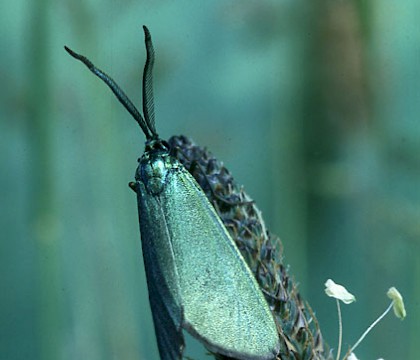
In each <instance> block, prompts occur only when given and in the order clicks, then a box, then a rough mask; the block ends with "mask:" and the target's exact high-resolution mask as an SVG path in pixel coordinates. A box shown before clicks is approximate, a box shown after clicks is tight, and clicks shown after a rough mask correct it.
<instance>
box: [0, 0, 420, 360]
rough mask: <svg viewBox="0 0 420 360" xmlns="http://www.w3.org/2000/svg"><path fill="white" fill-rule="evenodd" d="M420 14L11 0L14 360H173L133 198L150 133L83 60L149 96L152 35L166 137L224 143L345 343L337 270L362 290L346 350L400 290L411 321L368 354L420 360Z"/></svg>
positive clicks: (3, 333)
mask: <svg viewBox="0 0 420 360" xmlns="http://www.w3.org/2000/svg"><path fill="white" fill-rule="evenodd" d="M419 13H420V3H419V2H417V1H414V0H407V1H404V2H392V1H388V0H381V1H346V0H343V1H338V0H337V1H312V2H304V1H293V2H291V1H274V0H273V1H265V0H264V1H246V2H234V1H224V2H222V1H219V2H213V1H211V2H210V1H209V2H190V1H176V2H175V1H150V0H149V1H137V2H134V1H101V2H100V1H97V0H91V1H88V2H82V1H57V2H53V1H47V0H37V1H32V2H31V1H28V0H17V1H9V2H7V3H3V4H2V7H1V11H0V17H1V22H0V27H1V32H0V46H1V52H0V79H1V84H2V86H1V107H0V113H1V122H0V136H1V142H0V149H1V152H0V156H1V163H0V166H1V174H2V176H1V178H0V181H1V183H0V189H1V217H0V221H1V234H2V235H1V242H0V251H1V252H0V276H1V290H0V359H5V360H6V359H7V360H18V359H33V360H38V359H39V360H56V359H63V360H67V359H69V360H70V359H89V360H96V359H98V360H99V359H100V360H106V359H126V360H128V359H150V360H154V359H158V355H157V347H156V344H155V339H154V332H153V326H152V320H151V314H150V309H149V304H148V297H147V289H146V283H145V276H144V271H143V260H142V256H141V245H140V237H139V230H138V219H137V208H136V200H135V195H134V194H133V193H132V191H130V190H129V189H128V187H127V183H128V181H131V180H132V178H133V175H134V170H135V168H136V164H137V163H136V159H137V157H139V156H140V155H141V154H142V152H143V142H144V136H143V135H142V134H141V133H140V131H139V129H138V127H137V125H136V124H135V122H134V121H133V120H132V119H131V118H130V116H129V114H128V113H126V111H125V110H124V109H123V108H122V107H121V106H120V104H119V103H118V102H117V101H116V100H115V99H114V98H113V96H112V94H111V93H110V91H109V90H108V89H107V88H106V87H105V86H104V85H103V84H102V83H101V82H100V81H99V80H98V79H96V78H94V77H93V75H92V74H90V73H89V72H88V71H87V70H86V69H85V68H84V67H83V66H82V65H81V64H80V63H77V62H76V61H74V60H73V59H72V58H70V57H69V56H68V55H67V54H66V53H65V51H64V50H63V45H68V46H70V47H72V48H73V49H74V50H76V51H78V52H81V53H82V54H85V55H87V56H88V57H89V58H90V59H91V60H92V61H93V62H94V63H95V64H97V65H98V66H99V67H101V68H103V69H104V70H105V71H107V72H108V73H109V74H111V75H112V76H113V78H114V79H116V80H117V81H118V83H119V84H120V85H121V86H122V87H123V88H124V89H125V90H126V91H127V93H128V94H129V95H130V96H131V97H132V99H133V100H134V101H135V102H136V103H137V104H140V99H141V90H140V82H141V74H142V69H143V63H144V57H145V49H144V44H143V35H142V31H141V25H142V24H146V25H148V27H149V29H150V30H151V33H152V37H153V39H154V44H155V50H156V56H157V60H156V68H155V70H156V71H155V81H154V83H155V103H156V119H157V128H158V130H159V132H160V133H161V135H162V137H164V138H168V137H169V136H170V135H173V134H181V133H182V134H185V135H188V136H190V137H192V138H193V139H194V140H195V141H196V142H197V143H198V144H201V145H203V146H204V145H205V146H207V147H208V148H209V149H211V150H212V151H213V153H214V154H215V155H216V156H217V157H218V158H219V159H221V160H223V161H224V163H225V164H226V166H227V167H228V168H229V169H230V170H231V171H232V173H233V174H234V175H235V178H236V179H237V181H238V182H240V183H243V184H244V186H245V188H246V190H247V192H248V193H249V194H250V195H251V196H252V197H253V198H254V199H255V200H256V201H257V203H258V205H259V207H260V208H261V209H262V210H263V211H264V214H263V215H264V218H265V220H266V221H267V223H268V225H269V227H270V229H271V230H272V231H273V232H274V233H276V234H278V235H280V236H281V238H282V240H283V243H284V248H285V250H284V252H285V255H286V260H285V261H286V262H287V263H289V264H290V265H291V272H292V273H293V274H294V275H295V277H296V279H297V280H298V281H299V282H300V284H301V290H302V293H303V295H304V296H305V298H306V299H307V300H308V301H309V302H310V304H311V306H312V308H313V309H314V310H315V312H316V314H317V316H318V320H319V321H320V326H321V328H322V330H323V334H324V337H325V338H326V340H327V342H329V344H330V345H331V346H332V347H334V346H336V345H335V344H336V341H337V316H336V312H335V307H334V306H333V305H332V303H331V302H330V301H329V300H328V299H327V298H326V297H325V295H324V294H323V284H324V282H325V280H326V279H327V278H330V277H331V278H333V279H335V280H336V281H338V282H339V283H341V284H344V285H345V286H346V287H347V288H348V289H350V290H351V291H352V293H353V294H355V295H356V297H357V299H358V301H357V302H356V303H355V304H352V305H351V306H349V307H345V308H344V309H343V321H344V331H345V332H344V341H345V344H344V349H347V348H346V346H348V345H351V344H352V343H354V341H355V340H356V339H357V338H358V336H359V335H360V334H361V332H362V331H363V330H364V329H365V327H366V326H367V325H368V324H370V322H371V321H372V320H373V319H375V318H376V317H377V316H378V315H379V313H380V312H381V311H382V309H383V308H384V307H385V306H386V304H387V303H388V299H387V298H386V296H385V293H386V291H387V289H388V288H389V287H390V286H396V287H397V288H398V289H399V290H400V291H401V292H402V294H403V296H404V299H405V303H406V307H407V313H408V316H407V318H406V320H404V322H400V321H399V320H397V319H394V318H392V317H389V318H387V319H386V320H385V321H384V322H383V323H382V324H381V325H380V326H379V327H378V329H376V330H375V331H374V332H373V333H372V334H371V335H370V337H369V338H368V339H366V341H365V343H364V344H363V345H362V346H360V348H358V351H357V355H358V357H359V358H361V359H376V358H379V357H383V358H385V359H387V360H391V359H413V360H414V359H418V350H417V338H418V336H419V334H420V319H419V313H420V309H419V301H418V299H419V297H420V280H419V279H420V265H419V264H420V262H419V260H420V259H419V256H420V122H419V121H420V120H419V113H420V85H419V84H420V66H419V63H420V26H419V23H418V14H419ZM189 345H190V344H189ZM189 348H190V351H189V354H192V355H193V356H194V357H195V358H197V359H201V358H205V356H204V355H203V354H204V352H203V351H202V349H200V348H199V346H198V344H196V343H194V344H191V345H190V346H189ZM195 348H197V350H195Z"/></svg>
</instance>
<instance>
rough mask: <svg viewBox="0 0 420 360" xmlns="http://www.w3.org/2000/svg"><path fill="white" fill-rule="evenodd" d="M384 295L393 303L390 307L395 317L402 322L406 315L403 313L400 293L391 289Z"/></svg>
mask: <svg viewBox="0 0 420 360" xmlns="http://www.w3.org/2000/svg"><path fill="white" fill-rule="evenodd" d="M386 294H387V295H388V297H389V298H390V299H391V300H392V302H393V306H392V307H393V309H394V314H395V316H396V317H397V318H400V319H401V320H403V319H404V318H405V317H406V316H407V313H406V311H405V306H404V301H403V298H402V296H401V294H400V292H399V291H398V290H397V289H396V288H395V287H392V288H390V289H389V290H388V292H387V293H386Z"/></svg>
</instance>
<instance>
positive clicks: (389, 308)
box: [350, 301, 394, 352]
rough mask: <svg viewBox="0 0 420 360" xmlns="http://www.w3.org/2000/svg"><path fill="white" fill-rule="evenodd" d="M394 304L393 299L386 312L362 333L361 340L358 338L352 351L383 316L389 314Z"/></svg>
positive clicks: (351, 350) (352, 350)
mask: <svg viewBox="0 0 420 360" xmlns="http://www.w3.org/2000/svg"><path fill="white" fill-rule="evenodd" d="M393 305H394V302H393V301H392V302H391V304H390V305H389V306H388V308H387V309H386V310H385V311H384V313H383V314H382V315H381V316H379V317H378V318H377V319H376V320H375V321H374V322H373V323H372V324H371V325H370V326H369V327H368V328H367V329H366V331H365V332H364V333H363V334H362V336H361V337H360V339H359V340H357V342H356V344H354V345H353V346H352V348H351V349H350V352H354V349H356V348H357V347H358V346H359V344H360V343H361V342H362V341H363V339H364V338H365V337H366V335H367V334H369V332H370V331H371V330H372V329H373V328H374V327H375V325H376V324H377V323H378V322H379V321H381V320H382V318H383V317H384V316H385V315H386V314H388V312H389V310H391V308H392V306H393Z"/></svg>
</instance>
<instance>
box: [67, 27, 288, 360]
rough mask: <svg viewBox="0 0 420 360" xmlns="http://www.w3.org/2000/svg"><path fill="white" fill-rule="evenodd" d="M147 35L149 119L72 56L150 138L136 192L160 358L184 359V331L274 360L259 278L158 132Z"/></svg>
mask: <svg viewBox="0 0 420 360" xmlns="http://www.w3.org/2000/svg"><path fill="white" fill-rule="evenodd" d="M143 29H144V33H145V44H146V51H147V59H146V64H145V68H144V74H143V116H142V115H141V114H140V112H139V111H138V110H137V109H136V107H135V106H134V104H133V103H132V102H131V101H130V100H129V98H128V97H127V96H126V95H125V93H124V92H123V91H122V90H121V89H120V87H119V86H118V85H117V84H116V83H115V82H114V80H112V79H111V78H110V77H109V76H108V75H107V74H105V73H104V72H103V71H101V70H100V69H98V68H97V67H95V66H94V65H93V64H92V63H91V62H90V61H89V60H88V59H87V58H86V57H84V56H82V55H79V54H77V53H75V52H74V51H72V50H70V49H69V48H67V47H65V49H66V51H67V52H68V53H69V54H70V55H71V56H73V57H74V58H76V59H77V60H80V61H81V62H83V63H84V64H85V65H86V66H87V67H88V68H89V70H91V71H92V72H93V73H94V74H95V75H97V76H98V77H99V78H101V79H102V80H103V81H104V82H105V83H106V84H107V85H108V86H109V87H110V88H111V90H112V91H113V93H114V94H115V96H116V97H117V98H118V100H119V101H120V102H121V103H122V104H123V105H124V107H125V108H126V109H127V110H128V111H129V112H130V114H131V115H132V116H133V117H134V119H135V120H136V121H137V122H138V124H139V125H140V127H141V129H142V131H143V132H144V134H145V136H146V146H145V151H144V154H143V156H142V157H141V158H140V159H139V165H138V168H137V170H136V174H135V182H132V183H130V187H131V188H132V189H133V190H134V191H135V192H136V194H137V203H138V212H139V222H140V233H141V240H142V249H143V258H144V265H145V270H146V276H147V285H148V290H149V300H150V306H151V309H152V315H153V321H154V326H155V332H156V338H157V342H158V348H159V353H160V357H161V359H162V360H175V359H181V358H182V354H183V349H184V338H183V334H182V330H183V329H185V330H186V331H188V332H189V333H190V334H191V335H193V336H194V337H196V338H197V339H199V340H200V341H201V342H202V343H203V344H204V345H205V346H206V347H207V348H208V350H210V351H211V352H213V353H215V354H220V355H223V356H228V357H231V358H235V359H241V360H251V359H252V360H264V359H267V360H268V359H274V358H275V357H276V355H277V354H278V352H279V350H280V340H279V336H278V332H277V326H276V323H275V321H274V318H273V315H272V313H271V310H270V308H269V306H268V304H267V302H266V300H265V298H264V295H263V294H262V292H261V290H260V288H259V285H258V283H257V282H256V280H255V278H254V275H253V274H252V272H251V270H250V269H249V267H248V265H247V264H246V262H245V261H244V259H243V257H242V255H241V254H240V252H239V250H238V248H237V247H236V245H235V243H234V241H233V240H232V238H231V236H230V235H229V233H228V232H227V230H226V228H225V226H224V225H223V223H222V221H221V220H220V218H219V216H218V215H217V214H216V212H215V210H214V209H213V207H212V205H211V204H210V202H209V201H208V199H207V197H206V195H205V194H204V192H203V191H202V189H201V188H200V186H199V185H198V184H197V182H196V180H195V179H194V178H193V177H192V176H191V175H190V173H189V172H188V171H187V170H186V169H185V168H184V166H183V165H182V164H181V163H180V162H179V161H178V160H177V159H176V157H175V156H173V155H172V153H171V149H170V147H169V145H168V143H167V142H166V141H163V140H161V139H160V138H159V136H158V134H157V132H156V129H155V121H154V104H153V89H152V69H153V64H154V50H153V45H152V40H151V36H150V32H149V30H148V29H147V28H146V27H145V26H143Z"/></svg>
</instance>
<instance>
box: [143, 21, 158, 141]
mask: <svg viewBox="0 0 420 360" xmlns="http://www.w3.org/2000/svg"><path fill="white" fill-rule="evenodd" d="M143 30H144V42H145V44H146V52H147V58H146V63H145V65H144V72H143V115H144V118H145V120H146V124H147V127H148V128H149V130H150V131H151V132H152V134H153V136H154V137H156V138H157V137H158V134H157V132H156V128H155V104H154V101H153V81H152V80H153V77H152V70H153V64H154V62H155V51H154V49H153V44H152V37H151V36H150V32H149V29H148V28H147V27H146V26H144V25H143Z"/></svg>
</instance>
